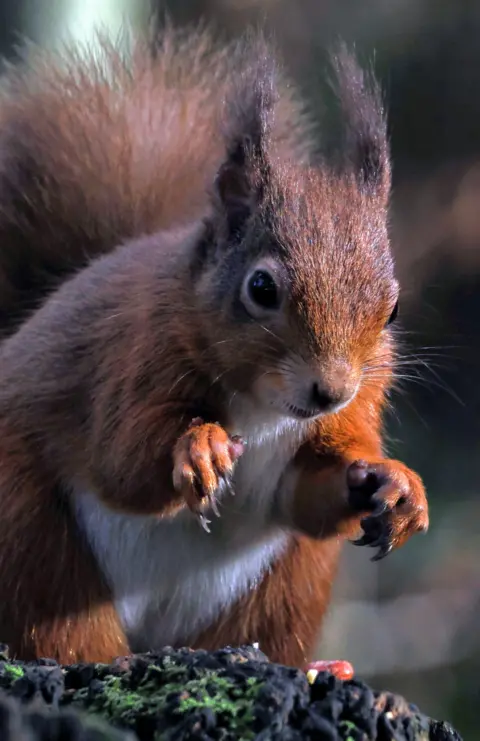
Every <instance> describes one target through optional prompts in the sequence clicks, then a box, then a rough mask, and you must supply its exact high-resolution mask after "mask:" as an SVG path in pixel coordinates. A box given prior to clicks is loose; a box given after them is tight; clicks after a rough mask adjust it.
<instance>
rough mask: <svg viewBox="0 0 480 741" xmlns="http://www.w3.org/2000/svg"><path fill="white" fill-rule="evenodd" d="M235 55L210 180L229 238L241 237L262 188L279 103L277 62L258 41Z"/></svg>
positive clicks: (265, 177) (267, 173) (266, 181)
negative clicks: (219, 158)
mask: <svg viewBox="0 0 480 741" xmlns="http://www.w3.org/2000/svg"><path fill="white" fill-rule="evenodd" d="M237 53H238V57H239V61H240V64H238V66H237V69H238V74H237V75H236V79H235V80H234V82H232V86H231V90H230V95H229V96H228V97H227V99H226V100H225V106H224V114H223V122H222V124H223V135H224V140H225V149H226V158H225V161H224V162H223V164H222V165H221V167H220V169H219V171H218V174H217V177H216V181H215V193H216V201H217V206H218V207H219V209H220V213H221V216H223V218H226V221H227V228H228V231H229V234H230V235H231V236H233V235H239V234H241V233H242V229H243V227H244V225H245V223H246V221H247V219H248V218H249V216H250V215H251V214H252V213H253V211H254V210H255V208H256V207H257V206H258V204H259V203H260V201H261V200H262V195H263V192H264V189H265V187H266V186H267V183H268V176H269V165H268V150H269V145H270V138H271V131H272V126H273V120H274V114H275V106H276V102H277V99H278V92H277V84H276V78H277V69H276V63H275V59H274V57H273V54H272V52H271V51H270V50H269V48H268V46H267V44H266V42H265V40H264V39H263V37H258V36H257V37H256V38H254V39H253V38H250V39H247V40H245V41H244V42H243V43H242V46H241V48H239V49H238V52H237Z"/></svg>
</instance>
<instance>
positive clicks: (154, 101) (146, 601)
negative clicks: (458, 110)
mask: <svg viewBox="0 0 480 741" xmlns="http://www.w3.org/2000/svg"><path fill="white" fill-rule="evenodd" d="M101 49H102V53H101V55H98V54H95V53H93V52H91V53H83V54H80V53H77V52H76V51H75V49H72V48H70V49H67V50H66V51H65V52H64V54H63V56H61V57H60V58H58V57H56V56H55V55H51V54H48V53H47V52H43V51H40V50H38V49H35V48H33V47H32V48H29V50H28V53H26V55H25V57H24V59H23V61H22V62H21V63H18V64H17V65H14V66H13V67H10V68H9V69H8V70H7V72H6V73H5V76H4V79H3V85H2V89H1V97H0V236H1V248H0V289H1V290H0V326H1V332H2V337H3V339H2V343H1V345H0V389H1V390H0V501H1V508H2V518H1V520H0V583H1V589H2V601H1V605H0V638H1V640H2V641H4V642H7V643H8V644H9V645H10V648H11V651H12V653H13V655H15V656H16V657H20V658H23V659H32V658H36V657H40V656H49V657H53V658H56V659H58V660H59V661H61V662H63V663H67V662H68V663H71V662H77V661H110V660H112V659H113V658H114V657H115V656H118V655H122V654H125V653H128V652H129V651H144V650H153V649H155V648H158V647H160V646H164V645H173V646H180V645H189V646H192V647H202V648H206V649H213V648H217V647H221V646H223V645H226V644H230V645H232V644H233V645H235V644H242V643H249V642H257V641H258V642H259V644H260V648H261V649H262V650H263V651H264V652H265V653H266V654H267V655H268V656H269V657H270V658H271V659H272V660H275V661H279V662H283V663H286V664H290V665H292V666H299V667H300V666H302V665H304V664H305V662H306V661H308V660H310V659H311V658H312V654H313V651H314V648H315V644H316V639H317V636H318V632H319V629H320V626H321V622H322V618H323V616H324V613H325V611H326V609H327V607H328V603H329V599H330V592H331V587H332V581H333V579H334V576H335V571H336V567H337V562H338V558H339V554H340V552H341V548H342V544H343V543H344V542H345V540H346V539H351V538H353V537H355V534H356V533H358V532H359V530H360V528H363V535H362V537H361V538H360V539H359V540H357V541H356V542H357V543H358V544H360V545H365V546H373V547H375V548H378V549H379V550H378V552H377V555H376V556H375V557H376V558H380V557H384V556H385V555H386V554H387V553H388V552H389V551H390V550H392V549H393V548H396V547H398V546H401V545H402V544H403V543H404V542H405V541H406V540H407V539H408V538H409V537H410V536H411V535H412V534H414V533H415V532H418V531H425V530H426V529H427V527H428V506H427V501H426V497H425V491H424V487H423V484H422V482H421V479H420V478H419V476H418V475H417V474H416V473H414V472H412V471H411V470H409V469H408V468H407V467H406V466H405V465H404V464H402V463H401V462H399V461H396V460H390V459H388V458H386V457H385V456H384V453H383V450H382V411H383V409H384V407H385V404H386V398H387V393H388V390H389V388H390V385H391V379H392V375H393V372H394V363H395V347H394V338H393V336H392V331H391V325H392V323H393V322H394V320H395V317H396V314H397V307H398V293H399V287H398V284H397V280H396V278H395V275H394V263H393V259H392V256H391V252H390V247H389V238H388V231H387V209H388V202H389V191H390V160H389V151H388V140H387V134H386V124H385V117H384V113H383V108H382V102H381V96H380V93H379V90H378V86H377V85H376V83H375V80H374V79H373V78H372V77H371V76H369V75H366V74H365V73H364V72H363V71H362V70H361V68H360V67H359V66H358V64H357V62H356V60H355V58H354V57H353V56H352V55H350V54H349V53H348V52H347V51H346V50H345V49H341V50H340V51H339V52H338V53H337V54H335V55H334V56H333V58H332V59H333V66H334V69H335V72H336V83H335V85H336V91H337V95H338V100H339V102H340V109H341V111H342V120H343V128H344V134H345V135H344V137H343V147H342V150H341V152H340V153H339V154H338V156H335V157H333V156H331V157H330V156H328V155H322V156H320V155H316V154H315V152H314V147H313V144H312V137H311V136H310V130H311V127H310V123H309V120H308V117H307V116H306V115H305V113H304V111H303V107H302V104H301V102H300V100H299V98H298V97H297V95H296V93H295V92H294V88H292V87H291V86H290V85H289V83H288V82H286V81H285V79H284V76H283V73H282V72H281V70H280V68H279V65H278V62H277V61H276V60H275V54H274V52H273V51H271V49H270V47H269V44H267V42H265V40H264V39H263V38H261V37H260V35H258V34H253V33H252V34H250V35H247V36H246V37H245V38H243V39H241V40H240V41H235V42H230V43H228V44H224V45H223V46H221V45H216V44H215V43H214V41H213V40H212V39H211V37H210V35H209V34H208V33H207V32H203V31H202V32H195V31H187V32H185V31H174V30H173V29H171V28H170V29H167V30H166V31H164V32H163V35H161V36H160V38H158V39H157V40H156V42H155V43H154V44H150V43H149V42H148V43H147V42H145V41H142V40H140V41H138V42H135V43H133V45H132V47H131V48H130V51H129V53H125V54H124V53H121V52H120V51H119V50H118V49H117V48H115V46H114V45H110V44H109V43H108V42H106V41H103V42H102V44H101Z"/></svg>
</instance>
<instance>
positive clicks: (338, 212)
mask: <svg viewBox="0 0 480 741" xmlns="http://www.w3.org/2000/svg"><path fill="white" fill-rule="evenodd" d="M272 186H273V187H272V189H271V191H270V193H268V194H267V197H266V201H265V208H266V211H267V213H268V222H269V225H270V227H271V229H272V232H273V236H274V243H275V245H276V247H277V249H278V254H279V257H280V258H281V259H282V260H283V261H285V262H286V264H287V267H289V268H290V270H291V271H294V272H295V273H297V274H299V273H303V274H304V275H305V276H310V277H311V278H312V279H314V280H319V279H321V278H322V276H324V277H325V278H326V279H328V280H329V281H332V279H333V282H334V283H335V282H336V281H337V280H339V279H340V278H341V273H343V272H346V273H348V275H349V281H348V282H349V284H350V285H352V284H353V283H355V280H354V276H356V277H357V281H356V282H357V283H358V284H359V285H360V284H363V283H365V282H366V283H370V282H371V280H372V279H375V278H377V279H379V280H381V282H382V283H385V282H387V283H388V282H391V283H394V273H393V260H392V257H391V253H390V247H389V239H388V230H387V210H386V207H385V205H384V204H383V203H382V201H381V200H380V199H377V198H376V197H375V195H373V194H371V193H362V192H361V191H360V189H359V188H358V186H357V184H356V182H355V181H354V179H353V178H349V177H348V176H344V177H342V176H340V175H333V174H332V175H329V174H328V173H323V172H313V173H312V172H306V173H296V172H295V171H293V172H282V176H281V177H280V178H278V182H273V184H272Z"/></svg>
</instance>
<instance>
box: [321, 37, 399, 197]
mask: <svg viewBox="0 0 480 741" xmlns="http://www.w3.org/2000/svg"><path fill="white" fill-rule="evenodd" d="M330 59H331V62H332V66H333V68H334V71H335V77H336V85H335V90H336V93H337V96H338V99H339V102H340V106H341V109H342V112H343V115H344V119H345V151H346V156H347V159H348V165H349V166H350V167H351V168H353V171H354V173H355V176H356V178H357V181H358V184H359V187H360V188H361V189H362V190H366V191H367V192H371V193H372V194H376V195H378V196H380V197H381V198H382V199H383V200H385V201H386V200H388V197H389V193H390V184H391V170H390V156H389V147H388V137H387V124H386V118H385V110H384V105H383V101H382V95H381V91H380V88H379V85H378V83H377V81H376V79H375V77H374V75H373V73H372V72H370V73H366V72H364V71H363V70H362V69H361V68H360V66H359V64H358V62H357V60H356V58H355V56H354V54H352V53H351V52H349V51H348V49H347V47H346V46H345V45H344V44H340V45H339V46H338V47H337V49H336V50H335V51H334V52H333V53H332V54H331V56H330Z"/></svg>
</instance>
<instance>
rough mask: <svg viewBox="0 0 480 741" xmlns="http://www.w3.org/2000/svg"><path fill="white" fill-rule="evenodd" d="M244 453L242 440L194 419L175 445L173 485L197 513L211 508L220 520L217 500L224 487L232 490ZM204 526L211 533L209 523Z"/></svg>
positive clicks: (210, 424)
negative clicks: (234, 473)
mask: <svg viewBox="0 0 480 741" xmlns="http://www.w3.org/2000/svg"><path fill="white" fill-rule="evenodd" d="M242 453H243V442H242V440H241V439H240V438H238V437H235V436H233V437H231V436H229V435H228V433H227V432H226V431H225V430H224V429H223V427H221V426H220V425H218V424H212V423H206V422H204V421H203V420H202V419H201V418H200V417H196V418H195V419H194V420H192V422H191V424H190V425H189V427H188V429H187V430H186V432H185V433H184V434H183V435H182V436H181V437H180V438H179V440H178V441H177V443H176V445H175V449H174V453H173V460H174V466H173V485H174V488H175V489H176V490H177V491H178V492H180V493H181V494H182V495H183V497H184V500H185V502H186V503H187V505H188V506H189V507H190V509H191V510H192V511H193V512H195V513H197V512H204V511H207V510H208V509H211V510H212V512H213V514H214V515H215V516H216V517H220V510H219V508H218V503H217V498H218V496H219V495H220V494H221V493H222V490H223V489H224V488H229V487H231V483H230V479H231V474H232V471H233V468H234V466H235V462H236V460H237V458H239V456H240V455H242ZM230 490H231V489H230ZM201 524H202V527H204V529H205V530H207V527H208V522H207V527H205V522H203V521H202V522H201ZM207 532H209V530H207Z"/></svg>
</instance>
